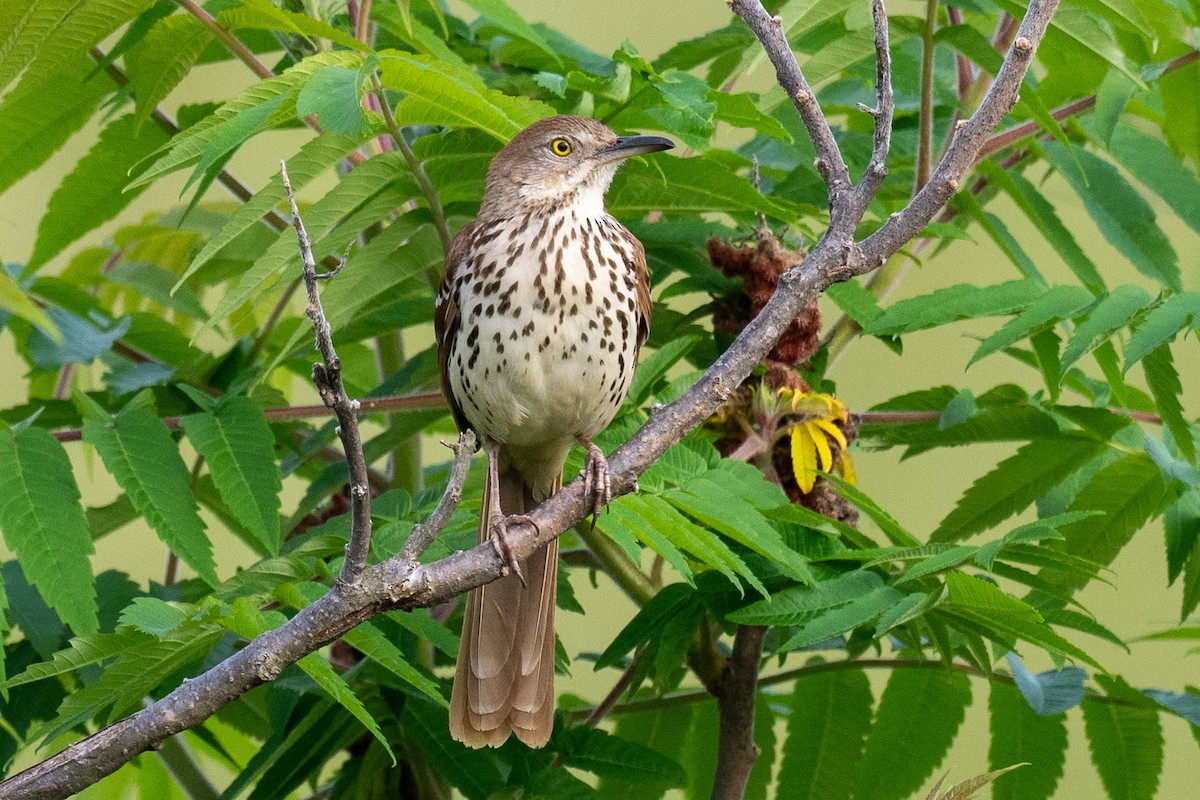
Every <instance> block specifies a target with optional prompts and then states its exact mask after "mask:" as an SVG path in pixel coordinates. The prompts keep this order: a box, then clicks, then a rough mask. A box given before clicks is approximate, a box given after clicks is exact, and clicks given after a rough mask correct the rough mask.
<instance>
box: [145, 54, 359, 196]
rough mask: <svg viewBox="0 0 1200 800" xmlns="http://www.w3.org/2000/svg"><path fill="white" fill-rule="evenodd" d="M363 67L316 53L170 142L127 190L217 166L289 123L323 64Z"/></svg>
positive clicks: (344, 57)
mask: <svg viewBox="0 0 1200 800" xmlns="http://www.w3.org/2000/svg"><path fill="white" fill-rule="evenodd" d="M362 62H363V57H362V56H361V55H359V54H357V53H351V52H348V51H345V50H337V51H330V52H325V53H317V54H316V55H314V56H310V57H308V58H306V59H304V60H303V61H301V62H300V63H299V64H296V65H295V66H293V67H291V68H290V69H288V70H287V71H286V72H284V73H283V74H282V75H279V76H277V77H275V78H268V79H267V80H265V81H260V82H258V83H256V84H254V85H252V86H250V87H248V88H247V89H245V90H243V91H242V92H241V93H240V94H238V96H237V97H235V98H233V99H232V100H229V101H227V102H226V103H224V104H223V105H222V106H221V107H220V108H219V109H217V110H216V111H215V112H214V113H212V114H210V115H208V116H207V117H205V118H204V119H202V120H200V121H199V122H197V123H196V124H195V125H192V126H191V127H189V128H186V129H185V130H184V131H183V132H182V133H179V134H177V135H176V136H175V137H174V138H173V139H171V141H170V142H169V143H168V144H167V145H166V146H165V147H164V148H162V151H161V152H162V155H160V156H159V158H158V159H157V160H156V161H155V162H154V163H153V164H152V165H150V167H148V168H147V169H146V170H145V171H144V172H143V173H142V174H141V175H139V176H138V177H137V178H136V179H135V180H134V181H133V182H132V183H131V184H130V185H129V187H128V188H134V187H137V186H141V185H142V184H147V183H151V182H153V181H155V180H157V179H158V178H160V177H162V176H163V175H167V174H170V173H172V172H175V171H176V170H179V169H182V168H183V167H186V166H190V165H192V164H196V163H198V162H199V163H202V164H203V163H207V164H209V165H211V164H214V163H216V162H217V161H218V159H219V158H221V157H222V156H223V155H225V154H228V153H229V152H231V151H232V150H233V149H235V148H237V147H238V146H240V145H241V144H242V143H243V142H244V141H245V140H246V139H248V138H249V137H250V136H252V135H253V134H254V133H256V132H257V131H259V130H260V129H263V128H268V127H271V126H273V125H279V124H283V123H285V122H291V121H293V120H294V119H295V110H296V109H295V100H296V95H298V94H299V92H300V89H301V88H303V86H304V84H305V82H306V81H307V80H308V79H309V77H310V76H311V75H312V74H313V73H314V72H316V71H317V70H318V69H320V68H321V67H323V66H326V65H341V66H346V67H351V68H353V69H357V68H358V66H359V65H360V64H362ZM285 101H286V102H285ZM194 179H195V176H193V180H194Z"/></svg>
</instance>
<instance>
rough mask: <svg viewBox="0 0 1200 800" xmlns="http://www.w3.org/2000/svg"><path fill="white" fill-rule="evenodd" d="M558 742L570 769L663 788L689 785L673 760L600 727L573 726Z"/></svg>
mask: <svg viewBox="0 0 1200 800" xmlns="http://www.w3.org/2000/svg"><path fill="white" fill-rule="evenodd" d="M555 741H556V742H558V744H559V747H560V748H561V749H560V751H559V752H560V754H561V756H562V760H563V764H564V765H565V766H568V767H574V768H576V769H582V770H585V771H587V772H591V773H593V774H595V775H600V776H601V777H615V778H623V779H626V780H633V781H635V782H636V783H639V784H643V785H644V784H649V785H652V786H657V787H660V788H661V789H665V788H668V787H671V786H682V785H683V784H684V783H686V782H687V775H685V774H684V771H683V768H682V767H680V766H679V764H677V763H675V762H674V761H672V760H671V759H670V758H667V757H666V756H664V755H662V754H660V753H658V752H657V751H655V750H653V749H651V748H649V747H646V746H644V745H640V744H637V743H635V742H632V741H629V740H627V739H622V738H619V737H617V736H613V735H612V734H610V733H607V732H606V731H603V730H600V729H598V728H590V727H587V726H578V727H574V728H571V729H569V730H567V731H564V732H563V734H562V736H560V737H558V738H557V739H556V740H555Z"/></svg>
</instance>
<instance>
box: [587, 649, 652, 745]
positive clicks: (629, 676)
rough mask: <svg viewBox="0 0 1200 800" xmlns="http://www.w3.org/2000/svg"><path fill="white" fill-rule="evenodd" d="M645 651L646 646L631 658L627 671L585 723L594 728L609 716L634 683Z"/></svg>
mask: <svg viewBox="0 0 1200 800" xmlns="http://www.w3.org/2000/svg"><path fill="white" fill-rule="evenodd" d="M645 652H646V650H645V648H643V649H641V650H638V651H637V654H636V655H635V656H634V657H633V658H632V659H630V661H629V666H627V667H625V671H624V672H622V673H621V677H620V678H618V679H617V682H616V683H614V684H613V688H612V689H610V690H609V692H608V694H606V695H605V696H604V699H603V700H601V701H600V703H599V705H597V706H596V707H595V708H593V709H592V711H591V713H590V714H588V717H587V719H586V720H584V723H583V724H584V725H587V726H588V727H589V728H594V727H596V726H597V725H599V724H600V723H601V722H602V721H603V720H604V718H605V717H607V716H608V712H610V711H612V709H613V706H615V705H616V704H617V701H618V700H620V699H621V695H622V694H623V693H624V692H625V690H626V689H628V688H629V684H631V683H633V676H634V675H635V674H636V673H637V669H638V665H639V664H641V663H642V656H643V655H644V654H645Z"/></svg>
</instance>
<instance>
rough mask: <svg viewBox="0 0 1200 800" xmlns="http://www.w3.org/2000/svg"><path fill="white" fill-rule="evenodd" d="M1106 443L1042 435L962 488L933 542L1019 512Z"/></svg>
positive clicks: (968, 533)
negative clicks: (1042, 437) (964, 489)
mask: <svg viewBox="0 0 1200 800" xmlns="http://www.w3.org/2000/svg"><path fill="white" fill-rule="evenodd" d="M1103 449H1104V444H1103V443H1102V442H1097V441H1096V440H1094V439H1091V438H1089V437H1086V436H1061V437H1054V438H1046V439H1038V440H1035V441H1032V442H1030V443H1029V444H1026V445H1024V446H1023V447H1021V448H1020V449H1019V450H1017V452H1016V454H1015V455H1013V456H1011V457H1009V458H1006V459H1005V460H1004V461H1001V462H1000V463H999V464H997V465H996V468H995V469H994V470H992V471H991V472H989V473H988V474H986V475H984V476H983V477H981V478H979V479H978V480H977V481H975V483H974V484H972V485H971V487H970V488H969V489H967V490H966V491H965V492H963V496H962V497H961V498H960V499H959V501H958V505H956V506H955V507H954V510H953V511H951V512H950V513H949V514H947V515H946V518H945V519H943V520H942V522H941V524H940V525H938V527H937V530H935V531H934V532H933V533H932V534H931V535H930V541H933V542H955V541H959V540H961V539H965V538H967V537H969V536H971V535H973V534H976V533H979V532H980V531H983V530H986V529H988V528H990V527H992V526H993V525H997V524H999V523H1001V522H1003V521H1004V520H1005V519H1007V518H1009V517H1011V516H1012V515H1013V514H1017V513H1019V512H1021V511H1023V510H1025V509H1026V508H1028V507H1029V505H1030V504H1031V503H1032V502H1033V501H1035V500H1037V499H1038V498H1039V497H1041V496H1042V495H1044V494H1045V493H1046V492H1048V491H1050V489H1052V488H1053V487H1054V486H1056V485H1057V484H1058V483H1060V482H1062V481H1063V480H1064V479H1066V478H1067V477H1068V476H1069V475H1071V473H1073V472H1074V471H1075V470H1077V469H1078V468H1079V467H1081V466H1083V465H1084V464H1086V463H1087V462H1088V461H1091V460H1092V459H1093V458H1095V457H1096V456H1097V455H1099V454H1100V453H1101V452H1102V451H1103Z"/></svg>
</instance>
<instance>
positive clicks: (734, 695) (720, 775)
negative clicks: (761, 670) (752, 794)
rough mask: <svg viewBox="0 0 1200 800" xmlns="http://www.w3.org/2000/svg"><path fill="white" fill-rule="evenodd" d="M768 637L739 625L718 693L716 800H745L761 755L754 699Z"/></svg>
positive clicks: (760, 629) (755, 628)
mask: <svg viewBox="0 0 1200 800" xmlns="http://www.w3.org/2000/svg"><path fill="white" fill-rule="evenodd" d="M766 633H767V629H766V628H765V627H762V626H759V625H739V626H738V629H737V633H736V634H734V637H733V654H732V655H731V656H730V657H729V661H728V663H727V664H726V666H725V674H724V675H722V676H721V686H720V689H719V690H718V692H717V716H718V718H719V719H720V732H719V734H718V739H717V771H716V776H715V777H714V779H713V791H712V798H713V800H741V798H742V797H743V796H744V795H745V794H746V783H747V782H748V781H749V780H750V771H751V770H752V769H753V768H754V762H755V761H756V760H757V759H758V756H759V754H760V753H761V750H759V748H758V745H756V744H755V743H754V699H755V694H756V693H757V692H758V665H759V662H760V661H761V660H762V649H763V637H764V636H765V635H766Z"/></svg>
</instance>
